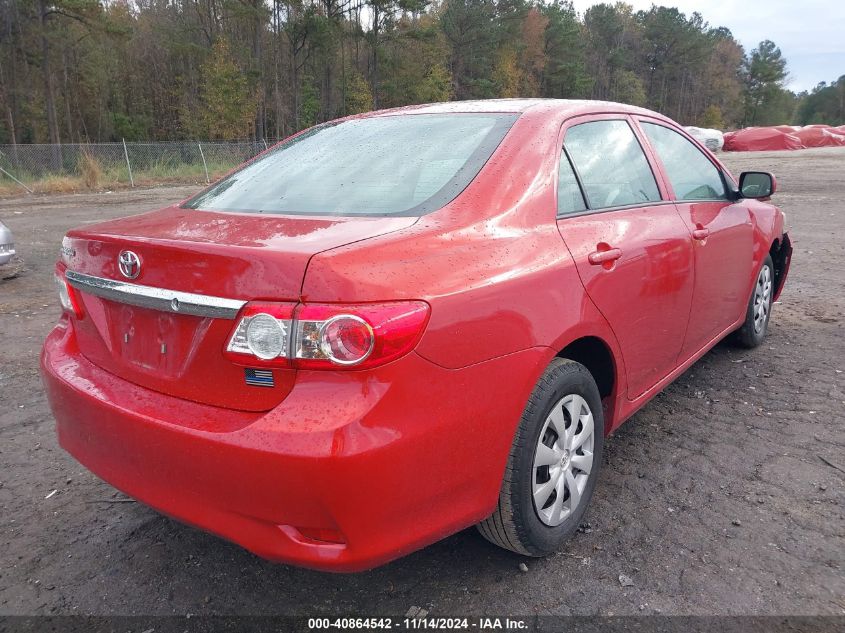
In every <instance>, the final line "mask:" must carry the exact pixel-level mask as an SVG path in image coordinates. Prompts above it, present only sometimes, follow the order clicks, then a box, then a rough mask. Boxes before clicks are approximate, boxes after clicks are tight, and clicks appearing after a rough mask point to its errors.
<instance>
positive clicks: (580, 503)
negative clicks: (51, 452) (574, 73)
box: [41, 100, 792, 571]
mask: <svg viewBox="0 0 845 633" xmlns="http://www.w3.org/2000/svg"><path fill="white" fill-rule="evenodd" d="M774 190H775V181H774V178H772V176H771V175H770V174H767V173H763V172H748V173H744V174H742V176H741V177H740V178H739V181H738V182H737V181H735V180H734V178H733V177H732V176H731V175H730V173H729V172H728V171H727V170H726V169H725V168H724V167H723V166H722V165H721V164H720V163H719V161H718V160H717V159H716V158H714V156H713V155H712V154H710V153H709V152H708V151H707V150H706V149H704V148H703V147H702V146H701V145H699V144H698V143H696V142H695V141H694V140H693V139H691V138H690V137H689V136H688V135H687V134H686V133H685V132H684V131H683V129H682V128H680V127H679V126H678V125H676V124H675V123H674V122H672V121H670V120H669V119H667V118H666V117H663V116H661V115H659V114H656V113H654V112H651V111H648V110H644V109H640V108H633V107H629V106H623V105H619V104H613V103H599V102H589V101H547V100H525V101H522V100H502V101H481V102H462V103H450V104H440V105H428V106H417V107H408V108H402V109H398V110H388V111H381V112H373V113H370V114H366V115H363V116H355V117H350V118H347V119H342V120H339V121H333V122H330V123H326V124H323V125H319V126H317V127H314V128H311V129H309V130H306V131H305V132H302V133H300V134H298V135H296V136H294V137H292V138H290V139H288V140H286V141H284V142H282V143H280V144H278V145H276V146H275V147H273V148H271V149H270V150H269V151H268V152H265V153H264V154H262V155H261V156H259V157H258V158H256V159H255V160H253V161H251V162H249V163H247V164H246V165H244V166H243V167H242V168H240V169H239V170H237V171H235V172H233V173H232V174H231V175H229V176H227V177H226V178H224V179H223V180H221V181H219V182H218V183H216V184H214V185H212V186H211V187H209V188H208V189H206V190H204V191H203V192H201V193H199V194H198V195H196V196H195V197H193V198H191V199H189V200H187V201H186V202H183V203H181V204H177V205H174V206H171V207H168V208H165V209H161V210H159V211H154V212H151V213H147V214H144V215H139V216H134V217H129V218H124V219H120V220H115V221H109V222H104V223H102V224H97V225H93V226H85V227H82V228H79V229H76V230H73V231H70V232H69V233H68V234H67V237H66V238H65V240H64V242H63V244H62V253H61V260H60V262H59V263H58V264H57V269H56V281H57V283H58V289H59V294H60V297H61V302H62V305H63V308H64V312H63V315H62V317H61V319H60V321H59V323H58V325H57V326H56V328H55V329H54V330H53V331H52V332H51V333H50V335H49V336H48V338H47V341H46V343H45V345H44V350H43V354H42V359H41V362H42V371H43V375H44V381H45V384H46V388H47V392H48V395H49V399H50V403H51V406H52V409H53V412H54V413H55V417H56V420H57V423H58V435H59V441H60V442H61V445H62V446H63V447H64V448H65V449H67V450H68V451H69V452H70V453H71V454H72V455H73V456H75V457H76V458H77V459H78V460H79V461H80V462H81V463H82V464H84V465H85V466H86V467H88V468H90V469H91V470H92V471H93V472H94V473H96V474H97V475H99V476H100V477H102V478H103V479H105V480H106V481H108V482H110V483H111V484H113V485H114V486H116V487H117V488H119V489H120V490H123V491H124V492H126V493H127V494H129V495H131V496H133V497H135V498H136V499H138V500H140V501H142V502H144V503H146V504H149V505H150V506H152V507H154V508H157V509H158V510H160V511H161V512H164V513H166V514H169V515H171V516H173V517H176V518H177V519H180V520H182V521H185V522H187V523H190V524H193V525H195V526H198V527H201V528H203V529H205V530H208V531H211V532H214V533H215V534H218V535H220V536H222V537H224V538H227V539H230V540H232V541H235V542H236V543H239V544H240V545H242V546H243V547H245V548H247V549H249V550H251V551H253V552H255V553H256V554H258V555H260V556H263V557H266V558H269V559H273V560H276V561H283V562H287V563H292V564H296V565H303V566H307V567H314V568H319V569H326V570H336V571H350V570H360V569H365V568H369V567H373V566H375V565H379V564H382V563H385V562H387V561H389V560H391V559H394V558H397V557H399V556H402V555H404V554H407V553H408V552H411V551H413V550H415V549H418V548H420V547H423V546H425V545H427V544H429V543H432V542H433V541H436V540H438V539H441V538H443V537H445V536H447V535H449V534H452V533H454V532H456V531H458V530H461V529H463V528H466V527H467V526H471V525H473V524H477V525H478V528H479V530H480V531H481V533H482V534H483V535H484V536H485V537H486V538H488V539H489V540H490V541H492V542H493V543H496V544H497V545H501V546H502V547H505V548H508V549H511V550H513V551H516V552H519V553H521V554H525V555H531V556H542V555H545V554H548V553H550V552H552V551H554V550H555V549H556V548H557V547H558V546H559V545H560V544H561V543H562V542H563V541H564V540H565V539H566V538H568V537H569V536H571V535H572V534H573V532H574V531H575V530H576V528H577V527H578V524H579V522H580V521H581V519H582V516H583V515H584V512H585V510H586V508H587V505H588V502H589V499H590V496H591V495H592V493H593V489H594V487H595V485H596V478H597V476H598V472H599V467H600V465H601V454H602V444H603V439H604V437H605V436H606V435H607V434H608V433H609V432H610V431H612V430H613V429H615V428H616V427H618V426H619V425H620V424H621V423H622V422H623V421H624V420H626V419H627V418H629V417H631V415H632V414H633V413H634V412H635V411H637V410H638V409H639V408H640V407H642V406H643V405H644V404H646V403H647V402H648V401H649V400H650V399H651V398H652V397H654V396H655V394H657V393H658V392H659V391H660V390H661V389H663V388H664V387H665V386H666V385H668V384H669V383H670V382H671V381H672V380H674V379H675V378H676V377H677V376H678V375H680V374H681V373H682V372H683V371H684V370H685V369H687V368H688V367H689V366H690V365H692V364H693V363H694V362H695V361H696V360H697V359H698V358H700V357H701V356H702V355H703V354H704V353H706V352H707V350H709V349H710V348H711V347H713V346H714V345H715V344H716V343H717V342H718V341H719V340H721V339H722V338H724V337H725V336H727V335H733V337H734V338H735V340H736V341H737V342H738V343H740V344H742V345H745V346H748V347H753V346H756V345H759V344H760V342H761V341H762V340H763V337H764V336H765V334H766V329H767V325H768V322H769V316H770V313H771V308H772V303H773V302H774V300H775V299H776V298H777V296H778V294H779V293H780V291H781V288H782V287H783V285H784V281H785V280H786V276H787V271H788V269H789V261H790V255H791V251H792V249H791V246H790V241H789V237H788V236H787V234H786V233H785V232H784V227H783V225H784V216H783V214H782V213H781V212H780V211H779V209H778V208H777V207H775V206H773V205H772V204H770V203H769V202H768V199H769V197H770V196H771V194H773V193H774Z"/></svg>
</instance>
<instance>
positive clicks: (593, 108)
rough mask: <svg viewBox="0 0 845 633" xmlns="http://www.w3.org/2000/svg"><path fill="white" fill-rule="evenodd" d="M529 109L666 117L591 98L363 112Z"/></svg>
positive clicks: (478, 102) (455, 103) (481, 101)
mask: <svg viewBox="0 0 845 633" xmlns="http://www.w3.org/2000/svg"><path fill="white" fill-rule="evenodd" d="M529 110H542V111H546V112H548V113H557V114H563V115H565V116H576V115H579V114H600V113H605V112H614V113H618V112H623V113H626V114H642V115H648V116H653V117H657V118H660V119H665V118H666V117H664V116H663V115H661V114H658V113H657V112H653V111H651V110H647V109H645V108H640V107H637V106H632V105H627V104H624V103H615V102H613V101H592V100H586V99H584V100H582V99H477V100H470V101H449V102H445V103H423V104H420V105H409V106H402V107H399V108H391V109H388V110H376V111H375V112H369V113H367V114H366V115H364V116H383V115H395V114H449V113H487V112H489V113H493V112H509V113H524V112H527V111H529Z"/></svg>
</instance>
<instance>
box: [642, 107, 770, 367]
mask: <svg viewBox="0 0 845 633" xmlns="http://www.w3.org/2000/svg"><path fill="white" fill-rule="evenodd" d="M639 124H640V126H641V128H642V130H643V132H644V136H645V138H646V139H647V140H648V142H649V144H650V145H651V148H652V149H653V151H654V154H656V157H657V159H658V161H659V163H660V168H661V169H662V171H663V174H664V175H665V180H666V183H667V185H668V187H669V189H670V193H671V195H672V197H673V199H674V200H675V206H676V207H677V209H678V212H679V213H680V215H681V218H682V219H683V220H684V222H685V223H686V225H687V227H688V228H689V231H690V235H691V239H692V247H693V251H694V253H695V286H694V290H693V296H692V310H691V311H690V316H689V326H688V328H687V333H686V337H685V339H684V344H683V347H682V349H681V355H680V358H679V359H678V360H679V362H683V361H684V360H686V359H687V358H689V357H690V356H692V355H694V354H695V353H696V352H698V351H700V350H701V348H702V347H704V346H706V345H707V344H708V343H710V342H711V341H712V340H713V338H715V337H716V336H719V335H720V334H722V333H723V332H724V331H725V329H727V328H728V327H730V326H731V325H732V324H733V323H734V322H736V320H737V319H738V318H739V317H740V315H741V314H743V312H744V310H745V307H746V303H747V301H748V295H747V293H748V279H749V277H750V271H751V266H752V257H753V253H754V233H753V226H752V223H751V214H750V212H749V211H748V208H747V207H745V206H744V205H743V204H742V203H741V202H740V203H739V204H735V203H733V202H732V201H731V200H729V196H728V191H727V187H726V184H725V181H724V176H723V175H722V170H721V169H720V168H719V167H718V166H717V165H716V164H715V163H714V162H713V161H712V160H711V158H710V157H709V156H707V155H706V154H705V153H704V152H703V151H702V150H701V149H700V148H699V147H698V146H696V145H695V144H694V143H693V142H692V141H690V140H689V139H688V138H686V136H684V135H682V134H681V133H680V132H679V131H677V130H675V129H673V128H671V127H669V126H668V125H666V124H665V123H663V122H658V121H656V120H651V119H647V118H639Z"/></svg>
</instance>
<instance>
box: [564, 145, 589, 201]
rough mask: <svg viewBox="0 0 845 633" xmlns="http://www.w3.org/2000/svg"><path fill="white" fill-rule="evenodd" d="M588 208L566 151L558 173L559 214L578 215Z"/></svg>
mask: <svg viewBox="0 0 845 633" xmlns="http://www.w3.org/2000/svg"><path fill="white" fill-rule="evenodd" d="M586 208H587V205H586V203H585V202H584V194H583V193H581V186H580V185H579V184H578V179H577V178H576V177H575V171H574V170H573V169H572V163H570V162H569V157H568V156H567V155H566V151H562V152H561V153H560V166H559V167H558V173H557V214H558V215H567V214H569V213H578V212H579V211H584V210H585V209H586Z"/></svg>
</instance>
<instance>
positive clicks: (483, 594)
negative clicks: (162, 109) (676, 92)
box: [0, 149, 845, 615]
mask: <svg viewBox="0 0 845 633" xmlns="http://www.w3.org/2000/svg"><path fill="white" fill-rule="evenodd" d="M724 159H725V161H726V162H727V163H728V165H729V166H730V167H731V168H732V169H734V170H736V171H740V170H741V169H742V168H750V167H752V166H753V167H755V168H762V169H770V170H772V171H774V172H775V173H776V174H777V175H778V177H779V183H780V188H781V191H780V192H779V193H778V194H777V201H778V203H779V204H780V205H781V206H782V207H783V209H784V210H785V211H786V213H787V215H788V218H787V221H788V225H789V226H790V231H791V235H792V237H793V241H794V243H795V255H794V262H793V267H792V272H791V274H790V278H789V282H788V284H787V288H786V291H785V292H784V294H783V296H782V298H781V302H780V304H779V305H777V306H776V307H775V310H774V315H773V322H772V327H771V331H770V338H769V339H768V341H767V343H766V344H764V345H763V346H762V347H760V348H758V349H756V350H754V351H751V352H749V351H743V350H738V349H735V348H732V347H730V346H729V345H727V344H722V345H720V346H718V347H717V348H716V349H715V350H713V351H712V352H710V353H709V354H708V355H707V356H705V357H704V358H703V359H702V360H701V361H700V362H698V363H697V364H696V365H695V366H694V367H693V368H691V369H690V370H689V371H688V372H687V373H686V374H685V375H684V376H682V377H681V378H680V379H679V380H678V381H677V382H676V383H674V384H673V385H672V386H671V387H669V388H668V389H667V390H666V391H665V392H664V393H663V394H661V395H660V396H659V397H658V398H657V399H655V401H653V402H652V403H651V404H649V405H648V406H647V407H646V408H645V409H644V410H643V411H641V412H640V413H639V414H637V415H636V416H635V417H634V418H633V419H632V420H631V421H629V422H628V423H627V424H626V425H624V426H623V427H622V428H621V429H620V430H619V431H618V432H617V433H616V434H615V435H614V436H613V437H612V438H611V439H610V440H609V441H608V443H607V445H606V449H605V464H604V466H603V472H602V474H601V477H600V479H599V485H598V488H597V491H596V495H595V497H594V499H593V504H592V508H591V510H590V511H589V512H588V515H587V519H588V521H589V523H588V524H584V525H583V526H582V527H583V530H582V533H579V534H578V535H577V536H576V538H575V539H574V540H573V541H571V543H569V545H568V546H567V547H566V549H565V550H564V551H562V552H560V553H559V554H558V555H557V556H554V557H552V558H548V559H545V560H528V561H526V562H527V564H528V571H527V572H520V570H519V568H518V566H519V563H520V562H522V560H523V559H521V558H519V557H517V556H515V555H511V554H509V553H506V552H504V551H501V550H499V549H497V548H495V547H493V546H492V545H489V544H488V543H487V542H486V541H484V540H483V539H482V538H481V537H480V536H479V535H477V534H476V532H475V531H474V530H466V531H464V532H462V533H460V534H457V535H455V536H453V537H451V538H449V539H446V540H445V541H443V542H441V543H438V544H436V545H433V546H431V547H429V548H427V549H425V550H423V551H421V552H417V553H415V554H413V555H411V556H408V557H406V558H404V559H402V560H399V561H397V562H395V563H393V564H390V565H388V566H386V567H383V568H381V569H377V570H375V571H372V572H368V573H364V574H359V575H350V576H337V575H326V574H320V573H316V572H311V571H305V570H300V569H294V568H290V567H285V566H281V565H273V564H270V563H267V562H264V561H262V560H260V559H258V558H256V557H254V556H252V555H251V554H249V553H247V552H245V551H243V550H241V549H239V548H238V547H236V546H234V545H231V544H228V543H226V542H223V541H221V540H219V539H217V538H215V537H213V536H210V535H207V534H204V533H202V532H199V531H197V530H194V529H192V528H189V527H186V526H184V525H181V524H179V523H176V522H174V521H172V520H170V519H168V518H165V517H162V516H160V515H158V514H157V513H156V512H154V511H153V510H151V509H149V508H146V507H144V506H142V505H140V504H137V503H134V502H131V501H127V500H126V499H125V498H123V497H122V496H121V495H119V494H117V493H116V492H115V491H114V490H113V489H112V488H111V487H110V486H108V485H107V484H105V483H103V482H101V481H99V480H98V479H96V478H95V477H94V476H93V475H91V474H89V473H87V472H86V471H85V470H84V469H83V468H82V467H81V466H79V465H78V464H77V463H76V462H74V460H73V459H71V458H70V457H69V456H68V455H67V454H65V453H64V452H63V451H62V450H61V449H60V448H59V447H58V446H57V443H56V439H55V437H54V433H53V420H52V417H51V415H50V412H49V410H48V408H47V403H46V401H45V398H44V394H43V393H42V390H41V385H40V382H39V377H38V370H37V359H38V353H39V349H40V346H41V342H42V340H43V338H44V336H45V335H46V334H47V332H48V331H49V329H50V328H51V327H52V325H53V323H54V322H55V320H56V318H57V315H58V309H57V299H56V293H55V291H54V287H53V280H52V268H53V262H54V260H55V258H56V255H57V251H58V245H59V242H60V240H61V237H62V235H63V234H64V232H65V231H66V230H67V229H68V228H70V227H72V226H76V225H80V224H84V223H87V222H92V221H95V220H99V219H101V218H109V217H115V216H122V215H128V214H131V213H138V212H141V211H144V210H147V209H150V208H153V207H156V206H161V205H163V204H164V203H165V202H168V201H172V200H174V199H179V198H182V197H185V196H187V195H188V194H190V193H191V192H192V191H193V188H166V189H151V190H145V191H140V190H134V191H126V192H121V193H110V194H98V195H64V196H50V197H33V198H16V199H7V200H2V201H0V218H2V219H3V220H4V221H5V222H7V224H8V225H9V226H10V228H11V229H12V230H13V231H14V233H15V235H16V237H17V241H18V245H19V251H20V252H21V254H22V256H23V258H24V260H25V269H24V270H23V272H22V273H21V274H20V276H18V277H17V278H15V279H12V280H7V281H4V282H0V350H2V358H3V361H4V362H3V364H2V365H0V614H51V613H61V614H66V613H90V614H103V615H105V614H145V615H146V614H184V613H194V614H212V613H214V614H299V615H304V614H347V615H348V614H365V615H371V614H377V613H389V614H404V613H405V612H407V611H408V609H409V608H410V607H412V606H420V607H423V608H425V609H428V610H429V611H430V613H431V614H433V615H449V614H456V613H460V614H482V613H497V614H505V613H513V614H521V615H534V614H584V615H591V614H610V613H613V614H644V613H645V614H648V613H664V614H700V615H705V614H780V615H785V614H829V615H833V614H837V615H842V614H845V575H843V566H844V565H845V530H844V529H843V527H845V521H843V509H845V496H844V495H843V481H844V480H845V470H843V469H845V428H843V426H844V425H843V422H845V415H843V405H845V374H843V373H842V372H843V371H845V358H843V356H845V344H843V339H844V338H845V331H844V330H843V323H845V277H843V266H845V257H843V255H845V247H843V244H845V232H843V230H842V220H843V218H845V150H838V149H833V150H807V151H801V152H792V153H789V152H784V153H757V154H744V155H743V154H732V155H731V154H729V155H725V156H724ZM54 490H56V491H57V492H56V493H55V494H53V495H52V496H50V493H51V492H52V491H54ZM620 574H624V575H626V576H628V577H630V578H631V580H632V581H633V586H622V583H620V579H619V576H620Z"/></svg>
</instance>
